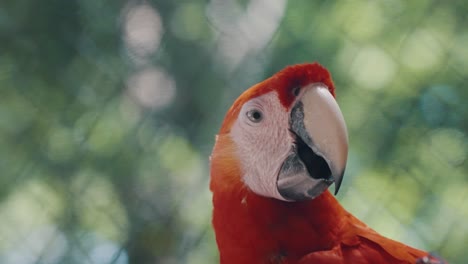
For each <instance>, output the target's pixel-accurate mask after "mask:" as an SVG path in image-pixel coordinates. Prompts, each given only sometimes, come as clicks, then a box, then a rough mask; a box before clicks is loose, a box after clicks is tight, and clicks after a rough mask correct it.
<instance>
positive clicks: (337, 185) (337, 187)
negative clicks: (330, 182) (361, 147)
mask: <svg viewBox="0 0 468 264" xmlns="http://www.w3.org/2000/svg"><path fill="white" fill-rule="evenodd" d="M343 174H344V170H343V171H342V172H341V173H340V174H339V175H338V177H335V195H337V194H338V191H339V190H340V187H341V182H342V181H343Z"/></svg>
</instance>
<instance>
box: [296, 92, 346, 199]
mask: <svg viewBox="0 0 468 264" xmlns="http://www.w3.org/2000/svg"><path fill="white" fill-rule="evenodd" d="M304 90H305V91H304V94H303V95H302V97H301V99H300V101H301V102H302V105H303V113H304V119H303V123H304V127H305V130H306V132H307V134H308V135H309V137H310V139H311V140H312V142H311V143H308V142H306V143H308V145H309V144H310V145H309V147H310V148H311V149H312V150H313V151H314V152H315V154H317V155H319V156H321V157H322V158H323V159H325V161H326V162H327V163H328V166H329V168H330V170H331V176H332V177H333V179H334V182H335V195H336V194H337V193H338V190H339V189H340V185H341V181H342V179H343V174H344V170H345V168H346V161H347V158H348V132H347V129H346V124H345V121H344V118H343V115H342V113H341V111H340V108H339V106H338V104H337V102H336V100H335V98H334V97H333V95H332V94H331V93H330V91H329V90H328V88H327V86H325V85H324V84H322V83H313V84H309V85H308V86H306V87H304Z"/></svg>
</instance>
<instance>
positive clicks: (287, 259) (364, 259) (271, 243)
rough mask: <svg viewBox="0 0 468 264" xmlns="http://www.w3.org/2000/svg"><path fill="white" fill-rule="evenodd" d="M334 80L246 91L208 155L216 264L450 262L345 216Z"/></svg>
mask: <svg viewBox="0 0 468 264" xmlns="http://www.w3.org/2000/svg"><path fill="white" fill-rule="evenodd" d="M334 97H335V87H334V84H333V81H332V79H331V76H330V74H329V72H328V71H327V70H326V69H325V68H324V67H322V66H321V65H319V64H317V63H312V64H300V65H295V66H289V67H286V68H285V69H283V70H282V71H280V72H278V73H277V74H275V75H273V76H272V77H271V78H269V79H267V80H265V81H263V82H260V83H258V84H256V85H254V86H253V87H251V88H250V89H248V90H247V91H245V92H244V93H243V94H242V95H241V96H240V97H239V98H238V99H237V100H236V101H235V102H234V104H233V105H232V107H231V108H230V109H229V111H228V112H227V114H226V117H225V119H224V121H223V124H222V126H221V129H220V131H219V134H218V135H217V137H216V143H215V146H214V149H213V152H212V155H211V182H210V189H211V191H212V192H213V206H214V209H213V221H212V222H213V227H214V230H215V234H216V241H217V244H218V248H219V252H220V262H221V263H222V264H228V263H236V264H238V263H245V264H249V263H255V264H260V263H278V264H279V263H282V264H293V263H294V264H295V263H298V264H311V263H330V264H344V263H357V264H370V263H373V264H374V263H395V264H396V263H410V264H415V263H434V264H435V263H440V264H442V263H444V262H443V260H441V259H439V258H437V257H434V256H432V255H430V254H429V253H428V252H425V251H422V250H419V249H415V248H412V247H410V246H407V245H404V244H402V243H399V242H397V241H394V240H391V239H389V238H385V237H383V236H381V235H379V234H378V233H377V232H375V231H374V230H372V229H371V228H369V227H368V226H366V225H365V224H364V223H363V222H361V221H360V220H358V219H357V218H356V217H354V216H353V215H351V214H350V213H349V212H347V211H346V210H345V209H344V208H343V207H342V206H341V205H340V204H339V203H338V201H337V200H336V199H335V198H334V196H333V195H332V194H331V193H330V192H329V191H328V190H327V189H328V187H329V186H330V185H331V184H332V183H335V194H336V193H337V192H338V190H339V188H340V184H341V180H342V177H343V173H344V170H345V167H346V160H347V152H348V137H347V131H346V126H345V122H344V119H343V116H342V114H341V111H340V109H339V107H338V104H337V103H336V101H335V98H334Z"/></svg>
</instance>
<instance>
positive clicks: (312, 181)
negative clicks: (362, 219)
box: [211, 63, 348, 201]
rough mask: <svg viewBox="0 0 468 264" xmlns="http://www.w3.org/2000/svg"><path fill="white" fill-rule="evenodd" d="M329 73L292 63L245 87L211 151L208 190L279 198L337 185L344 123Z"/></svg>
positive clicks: (296, 198)
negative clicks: (238, 190) (235, 190)
mask: <svg viewBox="0 0 468 264" xmlns="http://www.w3.org/2000/svg"><path fill="white" fill-rule="evenodd" d="M334 96H335V91H334V85H333V81H332V80H331V76H330V74H329V72H328V71H327V70H326V69H325V68H324V67H322V66H321V65H319V64H317V63H312V64H299V65H294V66H289V67H286V68H285V69H283V70H282V71H280V72H278V73H277V74H275V75H273V76H272V77H270V78H269V79H267V80H265V81H263V82H261V83H258V84H256V85H254V86H253V87H251V88H250V89H248V90H246V91H245V92H244V93H242V94H241V95H240V97H239V98H238V99H237V100H236V101H235V102H234V104H233V105H232V107H231V108H230V109H229V111H228V112H227V114H226V117H225V119H224V122H223V125H222V127H221V129H220V131H219V134H218V136H217V140H216V144H215V147H214V149H213V153H212V155H211V189H212V190H213V191H214V190H215V189H216V190H219V189H229V188H231V189H232V187H233V186H241V187H242V188H247V189H249V190H250V191H252V192H254V193H255V194H258V195H261V196H264V197H270V198H275V199H278V200H282V201H302V200H308V199H314V198H315V197H317V196H319V195H320V194H321V193H323V192H324V191H326V190H327V188H328V187H329V186H330V185H331V184H333V183H335V194H336V193H337V192H338V190H339V188H340V184H341V181H342V177H343V173H344V170H345V167H346V160H347V155H348V137H347V130H346V126H345V122H344V119H343V116H342V114H341V111H340V109H339V107H338V104H337V103H336V101H335V97H334Z"/></svg>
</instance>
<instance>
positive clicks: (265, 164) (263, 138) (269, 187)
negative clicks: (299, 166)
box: [231, 91, 293, 200]
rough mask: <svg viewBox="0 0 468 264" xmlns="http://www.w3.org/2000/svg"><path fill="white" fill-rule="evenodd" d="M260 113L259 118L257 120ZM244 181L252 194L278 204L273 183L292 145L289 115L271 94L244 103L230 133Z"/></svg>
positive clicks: (275, 94) (277, 193)
mask: <svg viewBox="0 0 468 264" xmlns="http://www.w3.org/2000/svg"><path fill="white" fill-rule="evenodd" d="M258 113H260V115H261V117H260V118H255V117H258ZM231 137H232V139H233V141H234V142H235V143H236V146H237V154H238V157H239V158H240V162H241V165H242V172H243V173H244V175H243V180H244V182H245V184H246V185H247V186H248V187H249V188H250V189H251V190H252V191H253V192H255V193H257V194H259V195H262V196H267V197H272V198H276V199H280V200H284V198H283V197H282V196H281V195H280V194H279V192H278V189H277V186H276V181H277V177H278V173H279V170H280V168H281V165H282V164H283V162H284V160H285V159H286V157H287V156H288V153H289V152H290V150H291V146H292V145H293V138H292V137H291V136H290V134H289V113H288V111H287V109H286V108H284V106H283V105H282V104H281V102H280V100H279V98H278V95H277V93H276V92H274V91H272V92H269V93H267V94H264V95H262V96H260V97H257V98H254V99H252V100H250V101H248V102H246V103H245V104H244V105H243V106H242V109H241V111H240V113H239V117H238V118H237V120H236V122H235V123H234V125H233V127H232V129H231Z"/></svg>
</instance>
